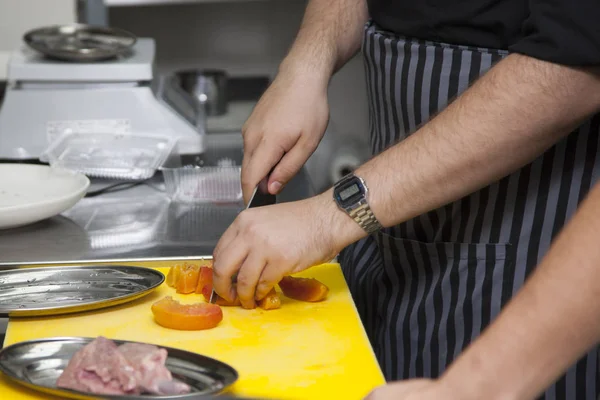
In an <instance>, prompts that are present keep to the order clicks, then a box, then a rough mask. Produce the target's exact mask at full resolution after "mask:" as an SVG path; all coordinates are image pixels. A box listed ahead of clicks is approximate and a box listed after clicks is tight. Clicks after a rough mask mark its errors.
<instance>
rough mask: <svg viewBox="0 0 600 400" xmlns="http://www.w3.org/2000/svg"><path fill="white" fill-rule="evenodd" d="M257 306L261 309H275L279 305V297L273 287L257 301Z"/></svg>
mask: <svg viewBox="0 0 600 400" xmlns="http://www.w3.org/2000/svg"><path fill="white" fill-rule="evenodd" d="M258 306H259V307H260V308H262V309H263V310H275V309H277V308H279V307H281V298H280V297H279V293H277V291H276V290H275V288H272V289H271V291H270V292H269V293H268V294H267V295H266V296H265V297H264V298H263V299H262V300H260V301H259V302H258Z"/></svg>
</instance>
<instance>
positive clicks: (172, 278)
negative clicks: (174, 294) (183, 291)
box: [167, 264, 183, 287]
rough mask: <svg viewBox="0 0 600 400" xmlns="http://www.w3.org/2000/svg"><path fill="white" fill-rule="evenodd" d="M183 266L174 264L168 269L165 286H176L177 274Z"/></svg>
mask: <svg viewBox="0 0 600 400" xmlns="http://www.w3.org/2000/svg"><path fill="white" fill-rule="evenodd" d="M182 267H183V265H181V264H176V265H173V266H172V267H171V268H169V273H168V274H167V285H168V286H170V287H176V286H177V280H178V279H179V274H180V273H181V268H182Z"/></svg>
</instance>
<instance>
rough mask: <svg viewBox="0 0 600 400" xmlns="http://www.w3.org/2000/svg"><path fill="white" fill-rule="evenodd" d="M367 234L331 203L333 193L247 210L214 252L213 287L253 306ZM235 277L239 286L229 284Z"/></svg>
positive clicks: (227, 295) (246, 304)
mask: <svg viewBox="0 0 600 400" xmlns="http://www.w3.org/2000/svg"><path fill="white" fill-rule="evenodd" d="M364 235H365V232H364V231H363V230H362V229H361V228H360V227H359V226H358V224H356V222H354V221H353V220H352V219H351V218H350V217H348V216H347V215H346V214H345V213H343V212H342V211H340V210H339V209H338V208H337V205H335V203H334V201H333V198H332V197H331V193H330V192H328V193H326V194H323V195H319V196H316V197H312V198H310V199H306V200H302V201H297V202H293V203H283V204H276V205H273V206H265V207H258V208H250V209H248V210H245V211H242V213H241V214H240V215H239V216H238V217H237V218H236V220H235V221H234V222H233V224H231V226H230V227H229V229H227V231H226V232H225V233H224V234H223V236H222V237H221V240H220V241H219V243H218V244H217V247H216V248H215V251H214V253H213V258H214V264H213V286H214V289H215V291H216V292H217V294H219V295H220V296H221V297H223V298H225V299H227V300H234V299H235V298H236V297H239V299H240V301H241V303H242V306H243V307H244V308H254V306H255V301H256V300H260V299H262V298H263V297H264V296H266V294H267V293H268V292H269V291H270V290H271V288H273V286H275V285H276V284H277V283H279V281H280V280H281V278H283V277H284V276H286V275H289V274H292V273H295V272H298V271H302V270H304V269H307V268H309V267H311V266H313V265H317V264H320V263H323V262H327V261H330V260H332V259H333V258H334V257H335V256H336V255H337V253H338V252H339V251H340V250H341V249H342V248H343V247H345V246H347V245H348V244H350V243H352V242H353V241H355V240H358V239H359V238H360V237H362V236H364ZM236 275H237V283H236V284H235V285H234V284H232V280H233V277H234V276H236Z"/></svg>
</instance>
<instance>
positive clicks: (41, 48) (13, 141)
mask: <svg viewBox="0 0 600 400" xmlns="http://www.w3.org/2000/svg"><path fill="white" fill-rule="evenodd" d="M98 29H99V28H95V30H94V29H93V27H89V26H87V25H66V26H57V27H48V28H41V29H38V30H36V31H32V32H28V33H27V34H26V35H25V37H24V40H25V42H26V43H27V44H25V43H24V44H23V45H22V46H21V47H20V48H18V49H17V50H15V51H14V52H13V53H12V55H11V58H10V61H9V64H8V76H7V88H6V93H5V97H4V102H3V104H2V106H1V107H0V160H28V159H38V158H39V157H40V155H41V154H42V153H43V152H44V150H45V149H46V148H47V147H48V146H49V145H50V143H52V142H53V141H54V140H55V139H56V138H58V137H59V136H60V135H63V134H65V133H73V132H74V133H80V134H81V133H88V132H89V133H98V132H100V133H116V134H127V133H134V134H143V135H160V136H163V137H164V136H169V137H173V138H176V139H177V141H178V152H179V153H180V154H201V153H203V152H204V148H205V145H204V138H205V130H204V120H205V118H204V117H203V115H202V110H200V109H199V107H198V105H197V104H195V103H194V101H193V99H190V98H189V96H187V97H186V95H185V93H183V91H182V90H181V89H180V88H178V87H176V85H174V84H173V82H172V78H169V77H161V76H156V75H155V71H154V58H155V43H154V40H153V39H150V38H136V37H133V39H130V40H129V42H124V43H125V45H121V47H119V48H117V50H118V51H115V52H114V54H111V53H110V50H111V49H112V48H111V46H113V44H114V43H116V42H115V40H116V39H118V40H121V41H123V40H125V39H128V38H127V37H123V33H122V32H124V31H119V30H114V29H112V30H111V28H103V29H104V31H99V30H98ZM84 34H85V36H82V35H84ZM111 35H112V36H111ZM118 35H121V36H118ZM115 38H116V39H115ZM113 47H114V46H113ZM73 49H75V50H76V53H77V54H78V55H79V56H78V57H70V56H69V53H68V52H69V51H70V52H71V53H73V54H75V53H74V51H73ZM58 50H60V51H62V53H61V52H59V51H58ZM106 50H109V51H108V53H107V51H106ZM65 52H66V53H65Z"/></svg>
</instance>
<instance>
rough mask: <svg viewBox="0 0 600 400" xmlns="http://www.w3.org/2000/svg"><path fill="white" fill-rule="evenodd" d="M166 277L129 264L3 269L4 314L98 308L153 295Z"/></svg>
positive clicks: (0, 307) (0, 306) (0, 311)
mask: <svg viewBox="0 0 600 400" xmlns="http://www.w3.org/2000/svg"><path fill="white" fill-rule="evenodd" d="M164 280H165V277H164V275H163V274H162V273H160V272H159V271H156V270H154V269H151V268H143V267H127V266H117V265H115V266H78V267H77V266H64V267H58V266H57V267H43V268H24V269H11V270H6V271H0V316H9V317H32V316H41V315H57V314H67V313H73V312H80V311H89V310H96V309H99V308H105V307H110V306H114V305H117V304H122V303H125V302H129V301H132V300H135V299H137V298H140V297H142V296H145V295H147V294H149V293H150V292H151V291H152V290H154V289H155V288H157V287H158V286H159V285H160V284H161V283H163V281H164Z"/></svg>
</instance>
